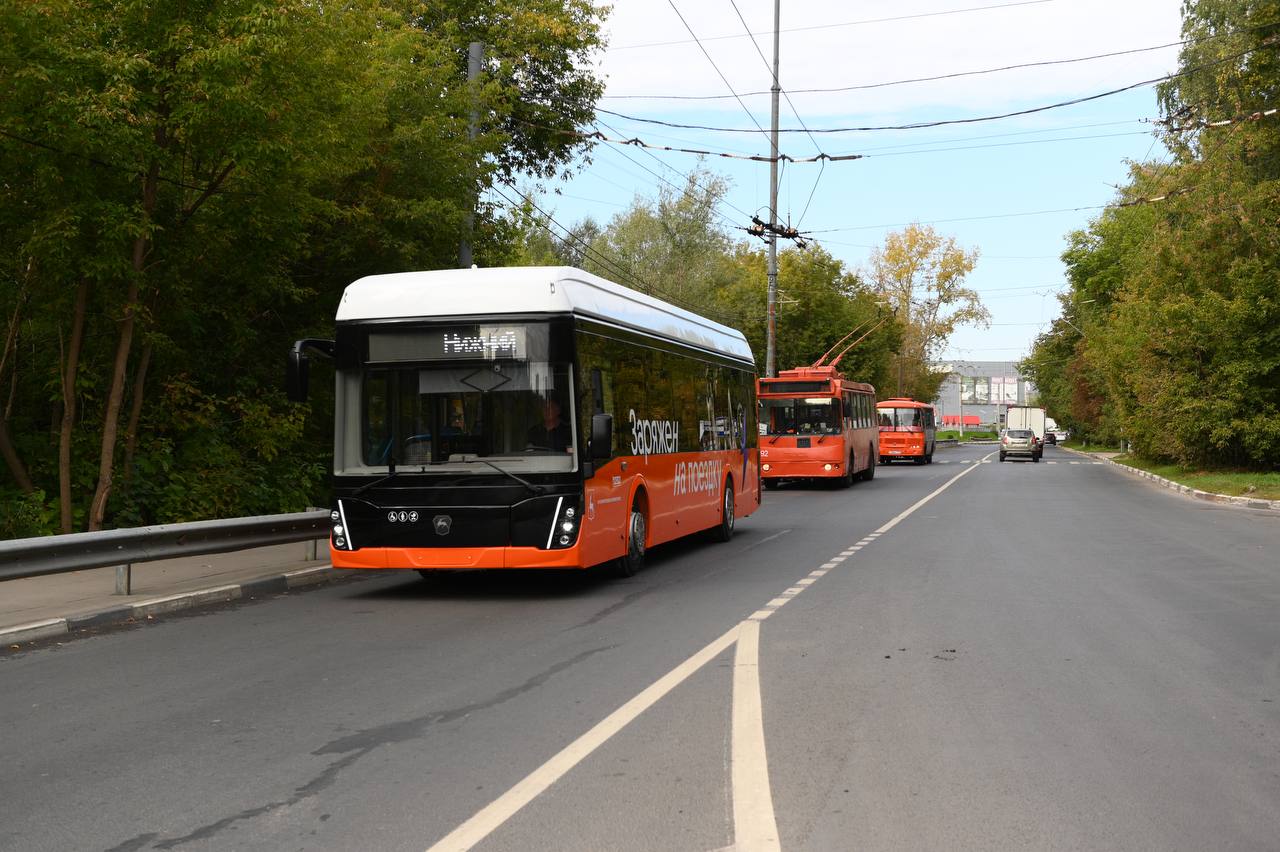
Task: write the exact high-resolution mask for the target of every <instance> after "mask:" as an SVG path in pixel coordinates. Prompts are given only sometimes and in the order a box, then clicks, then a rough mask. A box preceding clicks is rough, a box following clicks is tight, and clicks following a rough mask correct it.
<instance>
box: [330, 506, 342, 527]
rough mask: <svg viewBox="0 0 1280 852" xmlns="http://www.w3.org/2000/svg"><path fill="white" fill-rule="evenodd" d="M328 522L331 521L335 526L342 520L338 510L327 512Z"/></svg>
mask: <svg viewBox="0 0 1280 852" xmlns="http://www.w3.org/2000/svg"><path fill="white" fill-rule="evenodd" d="M329 520H331V521H333V522H334V523H335V524H336V523H337V522H338V521H340V520H342V515H339V514H338V510H337V509H334V510H332V511H331V512H329Z"/></svg>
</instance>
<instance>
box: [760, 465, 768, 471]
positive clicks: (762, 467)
mask: <svg viewBox="0 0 1280 852" xmlns="http://www.w3.org/2000/svg"><path fill="white" fill-rule="evenodd" d="M760 469H761V470H768V469H769V465H767V464H762V465H760Z"/></svg>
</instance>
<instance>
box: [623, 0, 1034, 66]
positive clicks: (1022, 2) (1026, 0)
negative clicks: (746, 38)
mask: <svg viewBox="0 0 1280 852" xmlns="http://www.w3.org/2000/svg"><path fill="white" fill-rule="evenodd" d="M1051 2H1053V0H1019V2H1015V3H996V4H993V5H988V6H971V7H969V8H967V9H946V10H943V11H940V12H921V13H917V14H914V15H895V16H894V17H891V18H868V19H866V20H861V21H843V22H841V23H838V24H814V25H813V26H808V27H789V28H788V29H785V30H781V31H780V32H784V33H799V32H807V31H810V30H830V29H835V28H837V27H856V26H862V25H864V24H884V23H890V22H894V21H911V20H916V19H919V18H937V17H941V16H943V15H959V14H962V13H965V12H984V11H989V10H991V9H1009V8H1013V7H1015V6H1039V5H1041V4H1043V3H1051ZM755 35H768V33H755ZM738 38H743V36H740V35H737V34H733V35H722V36H709V37H707V38H704V39H703V41H725V40H726V39H738ZM677 44H690V42H689V40H688V39H682V40H679V41H654V42H648V43H645V44H622V45H618V46H616V47H610V48H606V51H605V52H606V53H607V52H611V51H615V50H638V49H640V48H647V47H669V46H671V45H677Z"/></svg>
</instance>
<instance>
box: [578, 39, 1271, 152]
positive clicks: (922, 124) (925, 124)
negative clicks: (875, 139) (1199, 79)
mask: <svg viewBox="0 0 1280 852" xmlns="http://www.w3.org/2000/svg"><path fill="white" fill-rule="evenodd" d="M1267 46H1270V45H1267ZM1261 49H1263V48H1262V47H1254V48H1250V49H1248V50H1245V51H1242V52H1240V53H1237V54H1233V55H1231V56H1227V57H1224V58H1222V59H1218V60H1215V61H1213V62H1209V63H1206V64H1204V65H1199V66H1196V67H1195V68H1188V69H1186V70H1185V71H1176V72H1174V73H1172V74H1166V75H1164V76H1163V77H1154V78H1152V79H1150V80H1142V81H1140V82H1137V83H1130V84H1129V85H1127V86H1121V87H1119V88H1116V89H1110V90H1108V91H1105V92H1099V93H1098V94H1094V95H1085V96H1083V97H1079V98H1072V99H1070V100H1066V101H1058V102H1056V103H1051V104H1044V105H1042V106H1037V107H1030V108H1028V109H1020V110H1014V111H1012V112H1006V113H1000V114H998V115H983V116H974V117H973V118H950V119H940V120H936V121H917V122H912V123H910V124H885V125H867V126H862V127H818V128H796V127H780V128H778V132H779V133H858V132H870V131H879V130H921V129H924V128H929V127H944V126H950V125H956V124H979V123H982V122H987V121H998V120H1001V119H1005V118H1016V117H1018V116H1023V115H1034V114H1035V113H1040V112H1046V111H1048V110H1052V109H1060V108H1062V107H1068V106H1075V105H1077V104H1083V103H1088V102H1090V101H1096V100H1100V99H1101V98H1106V97H1110V96H1112V95H1118V94H1121V93H1123V92H1128V91H1132V90H1133V89H1140V88H1142V87H1143V86H1151V85H1155V84H1156V83H1164V82H1167V81H1169V80H1176V79H1178V78H1180V77H1186V76H1188V75H1190V74H1195V73H1198V72H1200V71H1206V70H1208V69H1210V68H1216V67H1217V66H1219V65H1224V64H1226V63H1228V62H1234V61H1236V60H1237V59H1241V58H1243V57H1245V56H1248V55H1249V54H1251V53H1255V52H1257V51H1258V50H1261ZM596 111H597V112H603V113H605V114H606V115H613V116H617V117H618V118H623V119H626V120H628V121H635V122H639V123H641V124H655V125H659V126H661V127H675V128H680V129H682V130H707V131H713V132H716V133H754V132H755V131H753V130H750V129H747V128H742V127H716V126H712V125H704V124H681V123H678V122H672V121H662V120H661V119H656V118H640V117H638V116H633V115H627V114H625V113H620V112H614V111H613V110H607V109H601V108H599V107H597V109H596Z"/></svg>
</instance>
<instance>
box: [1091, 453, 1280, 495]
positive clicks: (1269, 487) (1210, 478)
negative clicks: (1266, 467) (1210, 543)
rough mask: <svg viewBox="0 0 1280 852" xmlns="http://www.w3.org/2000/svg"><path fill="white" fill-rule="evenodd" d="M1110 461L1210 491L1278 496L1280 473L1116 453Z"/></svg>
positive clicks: (1279, 492)
mask: <svg viewBox="0 0 1280 852" xmlns="http://www.w3.org/2000/svg"><path fill="white" fill-rule="evenodd" d="M1112 461H1116V462H1119V463H1120V464H1125V465H1128V466H1129V467H1136V468H1138V469H1140V470H1145V471H1148V472H1150V473H1154V474H1155V475H1156V476H1163V477H1164V478H1165V479H1171V480H1173V481H1174V482H1177V483H1178V484H1180V485H1187V486H1190V487H1191V488H1198V489H1200V490H1201V491H1209V492H1211V493H1213V494H1227V495H1230V496H1232V497H1256V498H1258V499H1259V500H1280V473H1275V472H1261V471H1249V470H1196V469H1192V468H1185V467H1181V466H1180V465H1176V464H1165V463H1160V462H1149V461H1145V460H1143V459H1138V458H1133V457H1131V456H1118V457H1116V458H1114V459H1112ZM1251 489H1252V490H1251Z"/></svg>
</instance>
